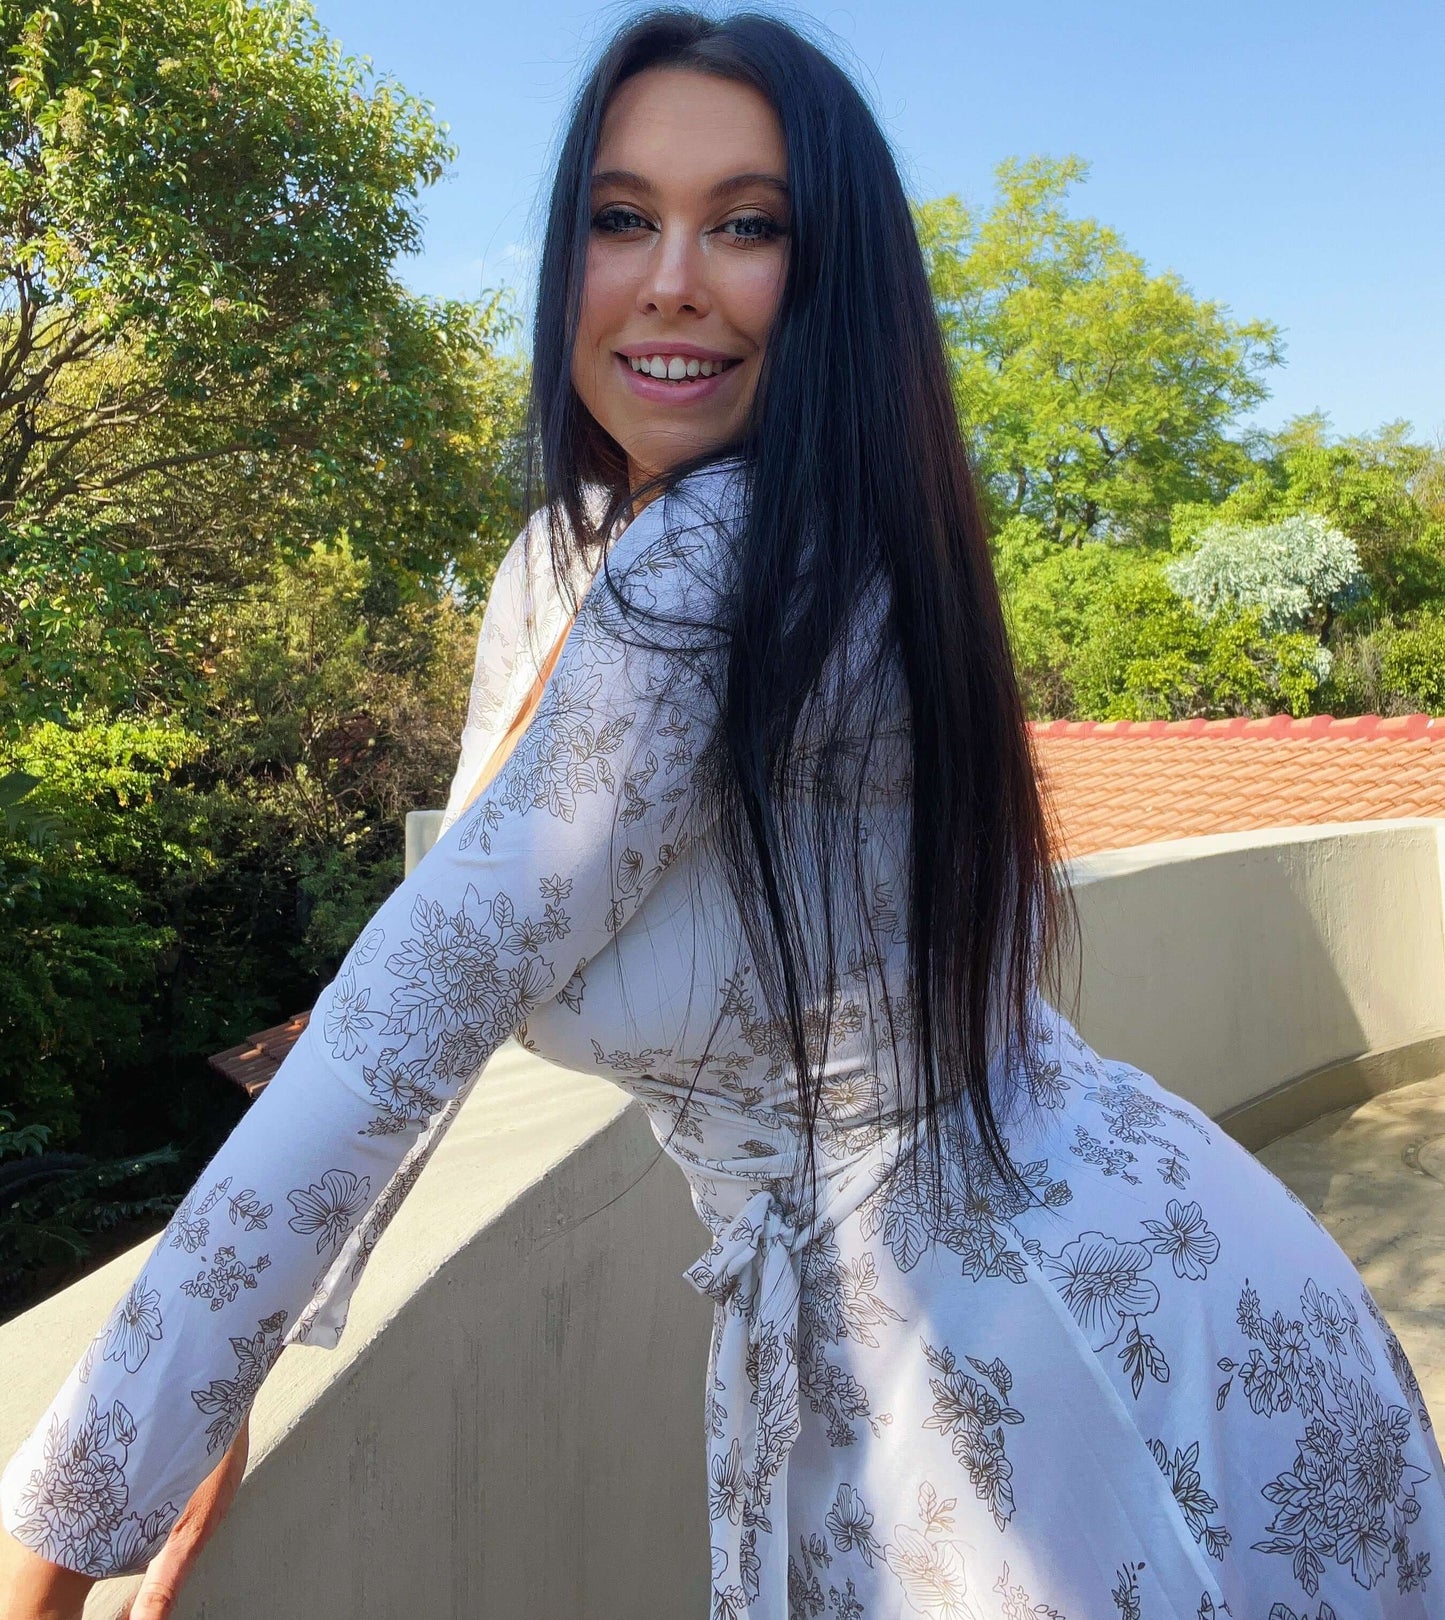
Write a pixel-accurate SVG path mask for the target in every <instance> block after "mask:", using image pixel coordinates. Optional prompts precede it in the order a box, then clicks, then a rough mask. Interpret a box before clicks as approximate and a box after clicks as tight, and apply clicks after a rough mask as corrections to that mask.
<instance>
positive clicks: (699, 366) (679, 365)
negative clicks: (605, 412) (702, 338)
mask: <svg viewBox="0 0 1445 1620" xmlns="http://www.w3.org/2000/svg"><path fill="white" fill-rule="evenodd" d="M618 358H619V359H621V360H625V361H626V362H627V364H628V365H629V366H630V367H631V369H632V370H633V371H635V372H636V373H637V375H638V376H639V377H651V378H652V379H653V380H654V381H656V382H671V383H688V382H696V381H698V379H699V378H705V377H718V376H721V375H722V373H723V372H725V371H731V370H732V368H733V367H734V366H738V365H741V364H742V361H741V360H738V359H730V360H698V359H696V358H694V357H692V356H688V355H681V354H676V355H669V354H665V353H663V354H655V355H632V354H623V355H619V356H618Z"/></svg>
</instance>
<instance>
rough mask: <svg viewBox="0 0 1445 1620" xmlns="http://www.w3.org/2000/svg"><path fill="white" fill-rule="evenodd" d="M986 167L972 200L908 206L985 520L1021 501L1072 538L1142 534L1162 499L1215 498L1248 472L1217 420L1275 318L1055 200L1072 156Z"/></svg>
mask: <svg viewBox="0 0 1445 1620" xmlns="http://www.w3.org/2000/svg"><path fill="white" fill-rule="evenodd" d="M995 173H996V177H997V186H998V195H997V199H996V201H995V202H994V204H993V206H992V208H991V209H990V210H989V211H988V212H987V213H982V212H980V211H978V210H975V209H974V208H972V207H970V206H968V205H967V204H965V203H963V202H962V201H960V200H959V199H958V198H957V197H945V198H942V199H939V200H937V201H934V202H928V203H923V204H920V205H918V206H917V208H916V223H917V227H918V232H919V238H920V241H921V242H922V245H923V248H924V253H925V257H926V260H927V263H928V268H929V278H930V282H931V284H932V287H933V291H934V296H935V300H936V303H937V306H938V310H939V314H940V318H941V320H942V323H943V329H944V333H945V338H946V340H947V343H948V347H949V351H950V355H951V357H952V361H953V368H954V392H955V397H956V399H957V402H958V409H959V415H960V419H961V420H962V421H963V422H964V423H965V424H966V425H967V429H968V432H969V433H970V435H971V437H972V440H973V448H974V454H975V457H976V460H977V462H978V466H979V469H980V472H981V474H982V476H983V480H984V483H985V486H986V488H987V490H988V492H989V495H990V498H991V504H992V506H993V508H994V514H995V518H996V521H997V522H998V523H999V524H1002V523H1003V522H1006V521H1007V520H1008V519H1009V518H1012V517H1027V518H1030V519H1032V520H1034V521H1035V522H1036V523H1038V524H1039V525H1040V526H1041V527H1042V529H1043V531H1044V532H1045V533H1046V534H1047V535H1048V536H1049V537H1050V538H1051V539H1052V540H1054V541H1056V542H1065V543H1067V544H1070V545H1076V546H1077V545H1082V544H1083V543H1084V542H1085V541H1086V540H1088V539H1092V538H1099V537H1104V536H1109V537H1113V538H1116V539H1117V538H1129V539H1135V540H1141V541H1149V540H1158V539H1160V538H1162V537H1163V536H1164V535H1166V534H1167V530H1168V524H1169V515H1170V511H1171V509H1172V507H1173V506H1174V505H1175V504H1176V503H1178V502H1181V501H1191V500H1204V501H1213V500H1218V499H1220V498H1222V497H1223V496H1224V495H1226V494H1228V493H1229V491H1230V490H1231V489H1232V488H1233V487H1234V486H1235V485H1236V484H1237V483H1238V481H1239V480H1240V478H1241V477H1243V476H1244V475H1246V474H1247V472H1248V470H1249V458H1248V455H1247V452H1246V450H1245V448H1244V447H1243V446H1241V445H1240V444H1237V443H1235V442H1234V441H1232V440H1231V439H1230V438H1229V437H1228V435H1227V432H1226V429H1227V428H1228V427H1229V425H1230V423H1231V421H1232V419H1233V418H1234V417H1235V416H1236V415H1237V414H1238V413H1239V412H1240V411H1243V410H1247V409H1248V408H1250V407H1251V406H1253V405H1256V404H1258V403H1259V402H1260V401H1261V400H1263V399H1264V398H1265V397H1266V393H1267V390H1266V388H1265V386H1264V383H1263V381H1262V380H1261V378H1262V373H1263V372H1264V371H1265V370H1266V369H1267V368H1268V367H1270V366H1272V365H1275V364H1278V363H1279V360H1280V344H1279V335H1278V331H1277V329H1276V328H1275V327H1273V326H1271V325H1270V324H1269V323H1267V322H1263V321H1251V322H1244V323H1239V322H1234V321H1231V320H1230V319H1229V318H1228V317H1227V316H1226V314H1225V312H1224V310H1223V308H1222V306H1220V305H1218V304H1214V303H1209V302H1206V301H1202V300H1200V299H1197V298H1195V297H1194V296H1193V294H1192V293H1190V291H1189V290H1188V288H1187V287H1185V285H1184V284H1183V283H1182V282H1181V281H1180V279H1179V278H1178V277H1177V276H1175V275H1173V274H1172V273H1166V274H1163V275H1153V276H1151V275H1149V274H1148V273H1147V271H1146V269H1145V267H1144V264H1143V262H1142V261H1141V260H1140V259H1139V258H1138V257H1137V255H1135V254H1133V253H1131V252H1129V251H1128V249H1127V248H1125V246H1124V245H1123V243H1122V242H1121V241H1120V240H1119V238H1118V236H1117V235H1116V234H1115V233H1114V232H1113V231H1111V230H1109V229H1108V228H1107V227H1106V226H1103V225H1100V224H1099V223H1098V222H1097V221H1095V220H1092V219H1076V218H1072V217H1070V215H1069V214H1068V213H1067V212H1066V211H1065V206H1064V205H1065V201H1066V199H1067V196H1068V192H1069V190H1070V188H1071V187H1072V186H1073V185H1075V184H1077V183H1079V182H1081V181H1082V180H1084V179H1085V178H1086V176H1087V173H1088V169H1087V166H1086V165H1085V164H1084V163H1082V162H1081V161H1080V160H1079V159H1078V158H1073V157H1071V158H1067V159H1064V160H1062V161H1057V162H1056V161H1051V160H1049V159H1046V158H1041V157H1035V158H1031V159H1029V160H1027V161H1025V162H1020V161H1017V160H1010V161H1007V162H1004V163H1002V164H1000V165H999V166H998V168H997V170H996V171H995Z"/></svg>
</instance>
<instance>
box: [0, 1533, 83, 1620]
mask: <svg viewBox="0 0 1445 1620" xmlns="http://www.w3.org/2000/svg"><path fill="white" fill-rule="evenodd" d="M94 1585H95V1582H94V1580H93V1579H92V1578H91V1577H90V1576H89V1575H77V1574H76V1573H75V1571H74V1570H73V1569H66V1568H65V1567H64V1566H63V1565H61V1564H52V1563H51V1562H50V1560H49V1559H48V1558H42V1557H40V1555H39V1554H38V1553H34V1552H32V1551H31V1550H30V1548H29V1547H26V1546H23V1545H22V1544H21V1543H20V1542H18V1541H17V1540H16V1539H15V1537H14V1536H12V1535H10V1534H9V1532H8V1531H5V1530H0V1620H80V1614H81V1610H82V1609H84V1607H85V1594H86V1593H87V1592H89V1590H90V1589H91V1587H92V1586H94Z"/></svg>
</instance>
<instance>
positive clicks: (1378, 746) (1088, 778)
mask: <svg viewBox="0 0 1445 1620" xmlns="http://www.w3.org/2000/svg"><path fill="white" fill-rule="evenodd" d="M1030 729H1031V731H1032V733H1033V742H1034V753H1035V758H1036V759H1037V761H1038V766H1039V774H1040V777H1041V779H1042V781H1043V783H1044V787H1045V792H1046V794H1047V796H1048V798H1049V801H1050V804H1051V807H1052V809H1053V813H1054V815H1055V817H1056V820H1057V824H1058V829H1059V834H1060V840H1061V843H1062V851H1061V852H1062V853H1063V854H1064V855H1069V856H1072V855H1087V854H1091V853H1093V852H1094V851H1097V850H1105V849H1124V848H1127V847H1129V846H1130V845H1132V844H1146V843H1152V842H1153V841H1154V840H1156V839H1162V838H1189V837H1193V836H1195V835H1197V834H1200V833H1215V832H1245V831H1248V830H1250V829H1255V828H1265V827H1287V826H1316V825H1319V824H1320V823H1322V822H1330V821H1371V820H1377V819H1380V818H1383V817H1388V816H1445V718H1439V717H1432V716H1430V715H1428V714H1407V715H1399V716H1396V717H1392V718H1389V719H1382V718H1381V716H1379V715H1377V714H1365V715H1357V716H1353V717H1351V718H1348V719H1335V718H1334V717H1333V716H1331V715H1327V714H1321V715H1315V716H1313V717H1311V718H1309V719H1306V720H1295V719H1292V718H1291V717H1290V716H1289V715H1273V716H1271V717H1270V718H1268V719H1265V720H1246V719H1234V720H1168V721H1166V720H1145V721H1130V720H1117V721H1110V722H1107V723H1104V722H1097V721H1092V720H1082V721H1081V720H1052V721H1047V722H1041V723H1038V724H1035V725H1033V726H1032V727H1031V728H1030Z"/></svg>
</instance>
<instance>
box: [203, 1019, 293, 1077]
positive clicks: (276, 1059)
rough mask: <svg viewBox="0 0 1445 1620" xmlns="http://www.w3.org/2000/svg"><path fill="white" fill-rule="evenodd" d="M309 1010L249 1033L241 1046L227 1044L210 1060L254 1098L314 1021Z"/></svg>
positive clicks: (214, 1067)
mask: <svg viewBox="0 0 1445 1620" xmlns="http://www.w3.org/2000/svg"><path fill="white" fill-rule="evenodd" d="M310 1018H311V1014H310V1013H309V1012H301V1013H296V1014H294V1015H293V1016H292V1017H290V1018H288V1019H287V1020H286V1022H285V1023H284V1024H277V1025H276V1027H275V1028H274V1029H263V1030H262V1031H261V1032H260V1033H259V1034H257V1035H248V1036H247V1037H246V1039H245V1040H244V1041H242V1042H241V1044H240V1045H239V1046H230V1047H227V1048H226V1050H225V1051H224V1052H217V1053H216V1054H215V1056H214V1057H212V1058H209V1059H208V1060H207V1061H208V1062H209V1063H210V1065H211V1067H212V1068H213V1069H219V1070H220V1072H221V1073H222V1074H224V1075H225V1076H226V1078H227V1079H228V1080H234V1081H235V1082H236V1084H237V1085H238V1086H240V1087H241V1089H242V1090H243V1091H244V1092H245V1093H246V1095H247V1096H248V1097H254V1096H255V1095H256V1093H257V1092H258V1091H260V1090H261V1089H262V1088H263V1087H264V1086H265V1084H266V1082H267V1081H268V1080H269V1079H270V1078H271V1076H272V1075H273V1074H275V1072H276V1071H277V1069H279V1068H280V1067H281V1060H282V1058H284V1057H285V1056H286V1054H287V1053H288V1052H289V1051H290V1050H291V1048H292V1047H293V1046H295V1044H296V1042H297V1041H298V1040H299V1039H300V1038H301V1031H302V1030H303V1029H305V1028H306V1025H307V1023H308V1022H309V1021H310Z"/></svg>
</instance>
